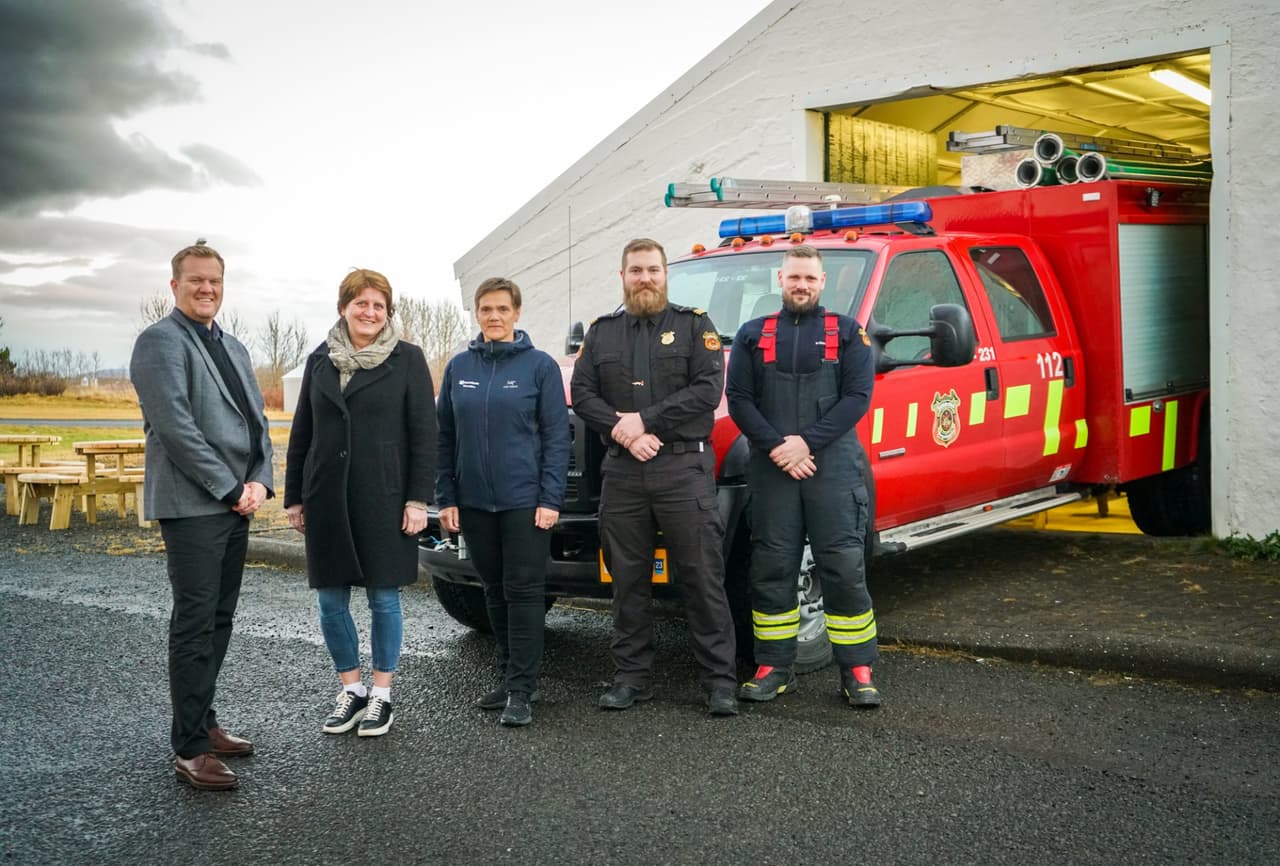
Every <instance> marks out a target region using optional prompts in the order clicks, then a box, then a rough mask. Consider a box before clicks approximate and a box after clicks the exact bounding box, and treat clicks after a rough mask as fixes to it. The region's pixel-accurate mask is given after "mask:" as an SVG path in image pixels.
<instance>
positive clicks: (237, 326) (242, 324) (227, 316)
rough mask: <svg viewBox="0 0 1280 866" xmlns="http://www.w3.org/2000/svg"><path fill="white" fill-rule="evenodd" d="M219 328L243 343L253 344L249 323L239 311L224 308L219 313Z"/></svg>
mask: <svg viewBox="0 0 1280 866" xmlns="http://www.w3.org/2000/svg"><path fill="white" fill-rule="evenodd" d="M218 327H219V328H221V329H222V330H224V331H226V332H227V333H228V334H230V335H231V336H233V337H235V338H236V339H238V340H240V341H241V342H253V338H252V337H250V336H249V323H248V322H247V321H246V320H245V318H244V316H241V315H240V313H239V312H238V311H237V310H228V309H227V308H226V307H223V308H222V309H221V310H219V311H218Z"/></svg>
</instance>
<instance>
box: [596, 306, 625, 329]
mask: <svg viewBox="0 0 1280 866" xmlns="http://www.w3.org/2000/svg"><path fill="white" fill-rule="evenodd" d="M625 312H626V310H625V309H623V308H622V307H618V309H616V310H614V311H613V312H612V313H603V314H601V315H599V316H596V317H595V318H594V319H592V320H591V324H593V325H594V324H595V323H596V322H599V321H600V320H601V319H616V318H618V316H621V315H622V314H623V313H625Z"/></svg>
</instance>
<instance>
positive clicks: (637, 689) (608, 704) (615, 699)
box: [600, 683, 653, 710]
mask: <svg viewBox="0 0 1280 866" xmlns="http://www.w3.org/2000/svg"><path fill="white" fill-rule="evenodd" d="M652 697H653V686H643V687H641V686H629V685H627V684H626V683H614V684H613V685H612V686H610V687H609V691H607V692H605V693H604V694H603V695H601V696H600V709H602V710H625V709H626V708H627V707H629V706H631V705H632V704H634V703H635V702H636V701H647V700H649V699H651V698H652Z"/></svg>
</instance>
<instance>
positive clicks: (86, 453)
mask: <svg viewBox="0 0 1280 866" xmlns="http://www.w3.org/2000/svg"><path fill="white" fill-rule="evenodd" d="M71 447H72V448H74V449H75V452H76V453H77V454H80V455H82V456H83V457H84V468H85V472H84V477H85V482H84V487H85V490H86V491H101V492H104V493H108V492H112V491H115V492H116V495H117V496H118V497H119V499H118V503H119V505H118V508H117V511H118V513H120V514H124V508H125V491H126V490H130V489H134V488H133V487H132V485H130V484H127V483H125V484H123V485H122V482H124V480H125V479H126V478H129V477H136V476H138V475H140V474H141V473H142V468H141V467H137V466H135V467H130V466H128V465H126V463H125V458H127V457H130V456H137V455H140V454H144V453H145V452H146V450H147V440H145V439H101V440H97V441H85V442H76V443H75V444H74V445H72V446H71ZM99 458H105V460H106V461H107V464H108V465H106V466H105V467H103V468H104V469H105V470H106V473H105V474H104V475H99V473H98V469H99V467H98V459H99ZM100 478H101V479H104V481H105V483H99V479H100ZM135 499H137V497H136V496H135ZM134 506H135V507H136V508H137V510H138V517H139V523H141V522H142V521H141V518H142V502H141V501H140V500H139V501H136V502H134ZM84 516H85V519H86V520H87V521H88V522H89V523H96V522H97V519H98V499H97V493H96V492H86V493H85V494H84Z"/></svg>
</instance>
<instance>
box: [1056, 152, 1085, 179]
mask: <svg viewBox="0 0 1280 866" xmlns="http://www.w3.org/2000/svg"><path fill="white" fill-rule="evenodd" d="M1079 163H1080V157H1078V156H1076V155H1074V154H1068V155H1067V156H1064V157H1062V158H1060V159H1059V160H1058V161H1057V163H1055V164H1054V166H1053V168H1054V170H1055V171H1057V172H1058V183H1079V182H1080V172H1079V170H1078V168H1077V166H1078V165H1079Z"/></svg>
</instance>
